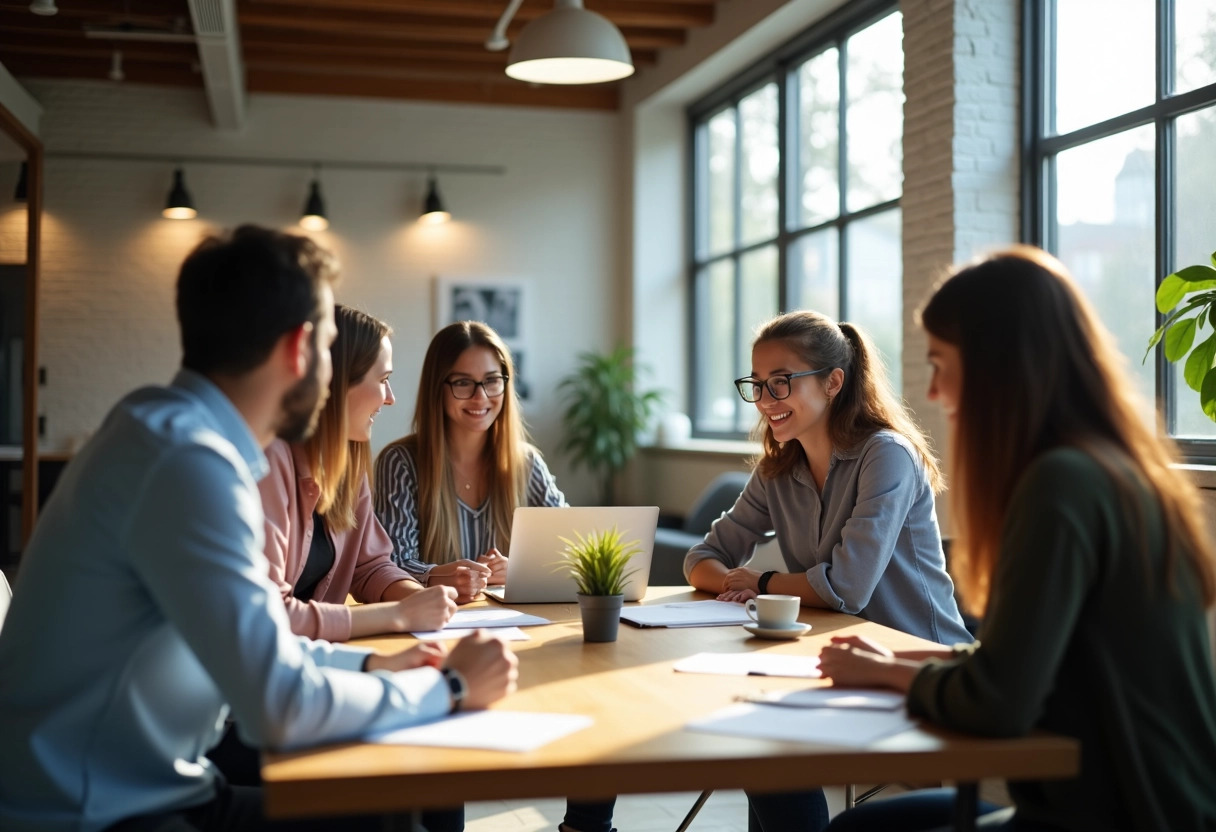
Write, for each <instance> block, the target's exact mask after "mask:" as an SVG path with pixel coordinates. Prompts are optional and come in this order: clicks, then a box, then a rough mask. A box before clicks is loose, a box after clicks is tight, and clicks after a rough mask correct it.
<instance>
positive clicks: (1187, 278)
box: [1157, 266, 1216, 314]
mask: <svg viewBox="0 0 1216 832" xmlns="http://www.w3.org/2000/svg"><path fill="white" fill-rule="evenodd" d="M1208 289H1216V269H1213V268H1210V267H1208V266H1187V267H1186V268H1184V269H1179V270H1178V271H1176V272H1174V273H1173V274H1171V275H1167V276H1166V278H1165V279H1164V280H1162V281H1161V285H1160V286H1158V287H1157V311H1158V312H1161V313H1162V314H1165V313H1166V312H1168V311H1169V310H1171V309H1173V308H1174V307H1175V306H1177V305H1178V303H1179V302H1180V301H1181V300H1182V299H1183V298H1184V297H1186V296H1187V295H1189V294H1191V293H1192V292H1202V291H1206V290H1208Z"/></svg>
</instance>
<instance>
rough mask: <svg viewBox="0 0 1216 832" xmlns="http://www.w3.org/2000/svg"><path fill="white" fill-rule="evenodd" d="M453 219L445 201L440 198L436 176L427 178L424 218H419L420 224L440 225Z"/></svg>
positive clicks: (423, 203)
mask: <svg viewBox="0 0 1216 832" xmlns="http://www.w3.org/2000/svg"><path fill="white" fill-rule="evenodd" d="M451 218H452V215H451V214H449V213H448V210H447V208H445V207H444V205H443V200H442V199H441V198H440V197H439V185H438V183H437V182H436V181H435V174H433V173H432V174H431V175H430V176H429V177H427V186H426V199H425V200H423V202H422V216H421V217H419V221H420V222H425V223H432V224H433V223H440V222H447V221H448V220H450V219H451Z"/></svg>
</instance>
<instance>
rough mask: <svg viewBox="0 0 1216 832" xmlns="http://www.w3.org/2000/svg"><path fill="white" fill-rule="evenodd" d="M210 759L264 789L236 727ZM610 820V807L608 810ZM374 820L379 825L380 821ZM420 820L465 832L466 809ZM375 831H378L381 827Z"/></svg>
mask: <svg viewBox="0 0 1216 832" xmlns="http://www.w3.org/2000/svg"><path fill="white" fill-rule="evenodd" d="M207 757H208V759H210V760H211V762H213V763H215V767H216V768H218V769H219V770H220V773H221V774H223V775H224V779H225V780H227V781H228V782H229V783H230V784H232V785H233V786H261V785H262V761H261V760H260V759H259V757H258V752H257V750H256V749H254V748H251V747H250V746H248V745H246V744H245V743H244V742H242V741H241V738H240V737H238V736H237V733H236V725H235V724H231V723H230V724H229V725H228V730H227V731H225V732H224V736H223V738H222V739H221V740H220V743H219V745H217V746H216V747H215V748H213V749H211V750H210V751H209V752H207ZM608 817H609V820H611V818H612V808H611V807H609V809H608ZM374 820H377V823H379V819H374ZM419 820H420V823H421V824H422V826H423V828H424V829H426V832H463V830H464V806H463V805H462V806H456V807H454V808H451V809H427V810H424V811H423V812H421V817H420V819H419ZM274 828H278V827H274ZM292 828H294V827H292ZM309 828H311V827H309ZM318 828H320V827H318ZM351 828H356V827H351ZM358 828H362V827H358ZM372 828H376V829H379V828H380V826H379V825H377V826H375V827H372Z"/></svg>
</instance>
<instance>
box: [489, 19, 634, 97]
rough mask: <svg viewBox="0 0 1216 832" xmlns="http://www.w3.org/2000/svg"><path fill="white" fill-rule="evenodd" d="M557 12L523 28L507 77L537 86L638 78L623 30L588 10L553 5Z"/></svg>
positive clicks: (517, 40)
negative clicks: (634, 73)
mask: <svg viewBox="0 0 1216 832" xmlns="http://www.w3.org/2000/svg"><path fill="white" fill-rule="evenodd" d="M553 7H554V8H553V11H551V12H549V13H548V14H546V15H543V16H542V17H538V18H536V19H535V20H533V21H532V22H531V23H529V24H528V25H527V26H525V27H524V29H523V31H522V32H520V33H519V36H518V37H517V38H516V39H515V45H514V46H513V47H512V48H511V56H510V58H508V60H507V75H509V76H511V77H512V78H515V79H517V80H520V81H530V82H532V83H536V84H601V83H604V82H606V81H617V80H620V79H621V78H627V77H629V76H630V75H632V74H633V58H632V57H631V56H630V54H629V46H628V44H626V43H625V37H624V36H623V35H622V34H621V31H620V29H618V28H616V26H615V25H613V23H612V21H610V20H608V18H606V17H604V16H602V15H598V14H596V13H595V12H591V11H587V10H586V9H584V8H583V0H554V4H553Z"/></svg>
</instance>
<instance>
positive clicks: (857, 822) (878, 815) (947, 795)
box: [828, 789, 1054, 832]
mask: <svg viewBox="0 0 1216 832" xmlns="http://www.w3.org/2000/svg"><path fill="white" fill-rule="evenodd" d="M975 825H976V828H978V829H983V830H986V831H987V832H996V830H999V832H1053V829H1054V827H1050V826H1043V825H1041V824H1037V823H1032V822H1030V821H1027V820H1021V819H1019V818H1018V817H1017V816H1016V815H1015V814H1014V812H1013V810H1012V809H1001V808H1000V807H997V806H993V805H992V804H989V803H980V805H979V816H978V819H977V820H976V824H975ZM953 828H954V789H924V790H922V791H917V792H911V793H909V794H905V795H900V796H898V797H892V798H889V799H887V800H869V801H866V802H865V803H863V804H862V805H861V806H858V807H857V808H855V809H850V810H848V811H847V812H841V813H840V814H839V815H837V816H836V819H835V820H834V821H832V824H831V825H830V826H829V827H828V832H888V830H889V831H890V832H937V830H950V829H953Z"/></svg>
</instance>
